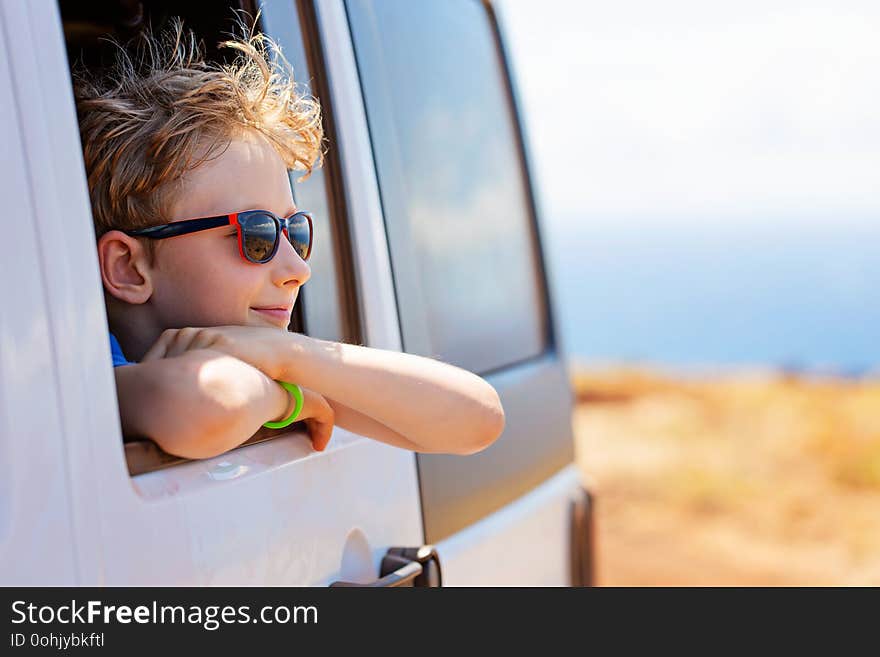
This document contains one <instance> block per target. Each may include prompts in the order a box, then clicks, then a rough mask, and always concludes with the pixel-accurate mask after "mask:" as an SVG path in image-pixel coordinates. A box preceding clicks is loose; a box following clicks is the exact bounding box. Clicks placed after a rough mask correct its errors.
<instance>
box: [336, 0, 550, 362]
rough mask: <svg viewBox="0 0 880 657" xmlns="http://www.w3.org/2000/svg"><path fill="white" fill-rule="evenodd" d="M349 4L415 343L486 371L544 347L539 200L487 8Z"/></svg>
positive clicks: (405, 315) (463, 0)
mask: <svg viewBox="0 0 880 657" xmlns="http://www.w3.org/2000/svg"><path fill="white" fill-rule="evenodd" d="M346 7H347V11H348V17H349V22H350V27H351V32H352V37H353V41H354V45H355V52H356V56H357V62H358V68H359V72H360V76H361V86H362V90H363V96H364V102H365V106H366V110H367V118H368V122H369V128H370V136H371V140H372V144H373V151H374V157H375V161H376V169H377V174H378V179H379V184H380V190H381V198H382V205H383V211H384V215H385V222H386V227H387V233H388V242H389V247H390V252H391V258H392V267H393V271H394V282H395V289H396V292H397V297H398V305H399V311H400V321H401V329H402V334H403V342H404V347H405V349H406V350H407V351H409V352H413V353H419V354H421V355H425V356H430V357H435V358H439V359H442V360H444V361H446V362H449V363H452V364H455V365H458V366H461V367H464V368H467V369H469V370H471V371H475V372H479V373H485V372H488V371H490V370H495V369H498V368H501V367H503V366H505V365H509V364H512V363H515V362H518V361H522V360H525V359H528V358H531V357H534V356H536V355H538V354H540V353H542V352H543V351H544V349H545V347H546V344H547V330H546V327H545V322H544V318H545V310H544V300H543V296H542V289H543V288H542V284H541V280H542V279H541V272H540V263H539V261H538V255H537V248H536V244H535V238H534V235H533V230H532V216H531V202H530V198H529V195H528V188H527V186H526V183H525V180H524V175H523V164H522V159H521V154H520V151H519V148H518V132H517V128H516V120H515V117H514V115H513V113H512V108H511V102H510V96H509V90H508V88H507V87H506V84H505V78H504V76H503V75H500V74H499V71H500V70H501V63H502V62H501V60H500V53H499V51H498V44H497V42H496V38H495V33H494V30H493V26H492V23H491V22H490V19H489V16H488V15H487V12H486V10H485V8H484V7H483V5H482V4H481V3H479V2H476V1H475V0H447V1H444V2H430V3H429V2H409V1H407V0H380V1H377V2H365V1H362V0H349V1H348V2H347V3H346Z"/></svg>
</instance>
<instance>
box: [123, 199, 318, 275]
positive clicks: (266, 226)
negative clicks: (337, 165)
mask: <svg viewBox="0 0 880 657" xmlns="http://www.w3.org/2000/svg"><path fill="white" fill-rule="evenodd" d="M229 225H232V226H235V227H236V229H237V230H238V251H239V253H240V254H241V257H242V258H244V259H245V260H247V261H248V262H252V263H254V264H256V265H262V264H265V263H267V262H269V261H270V260H271V259H272V258H274V257H275V254H276V253H278V245H279V244H280V243H281V234H282V233H284V234H285V235H286V236H287V239H288V240H289V241H290V243H291V245H293V249H294V250H295V251H296V252H297V254H298V255H299V257H300V258H302V259H303V260H308V259H309V256H310V255H312V236H313V232H312V215H311V214H310V213H308V212H295V213H294V214H292V215H290V216H289V217H279V216H278V215H276V214H274V213H272V212H269V211H268V210H247V211H245V212H233V213H232V214H224V215H220V216H219V217H204V218H201V219H185V220H183V221H175V222H174V223H171V224H162V225H161V226H150V227H149V228H139V229H137V230H124V231H122V232H124V233H125V234H126V235H131V236H132V237H149V238H151V239H155V240H163V239H166V238H168V237H177V236H178V235H188V234H189V233H197V232H199V231H202V230H209V229H211V228H218V227H220V226H229Z"/></svg>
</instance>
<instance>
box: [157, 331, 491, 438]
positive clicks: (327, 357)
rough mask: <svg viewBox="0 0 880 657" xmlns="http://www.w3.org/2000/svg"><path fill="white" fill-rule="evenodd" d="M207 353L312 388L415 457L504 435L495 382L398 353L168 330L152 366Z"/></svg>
mask: <svg viewBox="0 0 880 657" xmlns="http://www.w3.org/2000/svg"><path fill="white" fill-rule="evenodd" d="M200 349H209V350H210V349H213V350H216V351H221V352H223V353H226V354H229V355H231V356H235V357H236V358H239V359H241V360H243V361H244V362H246V363H250V364H251V365H253V366H254V367H256V368H259V369H260V370H261V371H262V372H264V373H265V374H266V375H267V376H269V377H270V378H272V379H276V380H283V381H291V382H294V383H298V384H300V385H301V386H305V387H307V388H311V389H312V390H314V391H316V392H318V393H320V394H321V395H323V396H324V397H325V398H326V399H327V400H335V401H336V402H338V403H339V404H341V405H343V406H345V407H347V408H348V409H351V410H353V411H356V412H357V413H358V416H357V417H356V418H355V420H354V421H356V422H358V423H360V424H361V425H363V424H364V423H366V424H369V420H370V419H372V420H374V421H375V422H376V423H378V425H379V426H377V425H375V424H373V425H370V426H372V427H373V430H372V431H370V430H367V431H359V430H357V429H353V430H356V431H358V432H359V433H364V434H365V435H370V436H375V434H376V432H377V431H379V432H381V431H382V426H381V425H384V427H385V428H386V429H389V430H390V431H391V432H393V436H396V437H395V438H394V440H386V441H385V442H390V443H391V444H399V443H400V441H401V439H402V440H405V441H408V443H409V444H410V445H413V446H412V447H408V449H413V450H414V451H419V452H438V453H446V454H473V453H475V452H479V451H481V450H483V449H485V448H486V447H488V446H489V445H490V444H492V443H493V442H494V441H495V440H496V439H497V438H498V436H500V435H501V432H502V431H503V429H504V409H503V408H502V406H501V401H500V399H499V398H498V393H496V392H495V389H494V388H493V387H492V386H491V385H490V384H489V383H488V382H487V381H485V380H483V379H482V378H480V377H479V376H477V375H476V374H473V373H471V372H468V371H467V370H464V369H462V368H459V367H455V366H453V365H449V364H447V363H443V362H441V361H437V360H432V359H430V358H424V357H422V356H415V355H412V354H406V353H401V352H397V351H388V350H385V349H372V348H368V347H360V346H357V345H352V344H344V343H339V342H328V341H325V340H319V339H316V338H310V337H307V336H305V335H302V334H300V333H290V332H287V331H279V330H278V329H270V328H262V327H253V326H213V327H188V328H182V329H166V330H165V331H164V332H163V333H162V335H161V336H160V337H159V339H158V340H157V341H156V342H155V344H154V345H153V346H152V347H151V348H150V350H149V351H148V352H147V354H145V355H144V360H151V359H157V358H167V357H169V356H176V355H179V354H183V353H187V352H189V351H197V350H200ZM343 414H344V415H345V410H344V409H343ZM349 416H350V417H354V416H352V415H351V414H349ZM338 421H339V420H338V419H337V423H338ZM341 426H344V425H341ZM346 428H349V427H346ZM388 435H392V434H388ZM375 437H378V436H375ZM379 439H380V440H382V438H379ZM395 440H397V441H398V442H397V443H395V442H394V441H395Z"/></svg>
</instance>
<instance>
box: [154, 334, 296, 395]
mask: <svg viewBox="0 0 880 657" xmlns="http://www.w3.org/2000/svg"><path fill="white" fill-rule="evenodd" d="M294 336H295V334H293V333H290V332H288V331H282V330H280V329H272V328H268V327H266V328H264V327H260V326H211V327H205V328H195V327H188V328H181V329H166V330H165V331H163V332H162V335H160V336H159V339H158V340H156V342H155V343H154V344H153V346H152V347H150V349H149V350H148V351H147V353H146V354H144V357H143V359H141V362H146V361H149V360H157V359H159V358H171V357H173V356H179V355H180V354H182V353H184V352H187V351H193V350H194V349H214V350H215V351H220V352H223V353H225V354H229V355H230V356H234V357H235V358H238V359H239V360H242V361H244V362H245V363H247V364H249V365H252V366H253V367H256V368H257V369H258V370H260V371H262V372H263V373H264V374H265V375H266V376H268V377H269V378H272V379H275V380H276V381H277V380H280V379H283V378H284V376H285V374H284V372H285V369H286V368H285V365H286V363H285V354H287V353H289V352H290V351H291V346H292V345H293V341H294V340H295V339H296V338H295V337H294ZM287 376H290V375H289V374H287ZM285 380H287V379H285ZM293 383H295V381H293Z"/></svg>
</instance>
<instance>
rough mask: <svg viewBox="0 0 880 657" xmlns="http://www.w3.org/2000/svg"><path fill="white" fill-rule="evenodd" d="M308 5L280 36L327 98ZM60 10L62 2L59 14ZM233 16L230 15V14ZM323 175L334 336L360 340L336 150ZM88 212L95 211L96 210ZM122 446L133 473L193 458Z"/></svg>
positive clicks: (261, 437) (328, 123)
mask: <svg viewBox="0 0 880 657" xmlns="http://www.w3.org/2000/svg"><path fill="white" fill-rule="evenodd" d="M237 4H238V7H237V8H239V9H241V10H243V11H244V13H245V15H246V16H247V17H248V18H250V19H251V20H252V19H253V17H254V16H256V10H255V3H254V1H253V0H240V1H239V2H238V3H237ZM307 4H308V3H306V2H304V1H303V0H296V4H295V7H294V8H293V9H292V10H290V9H287V12H288V13H287V14H286V16H283V18H287V19H290V18H292V19H293V20H294V21H295V22H294V23H293V24H291V25H288V26H287V29H286V30H285V33H290V34H294V33H295V34H296V36H297V37H299V44H296V43H294V42H293V41H292V38H291V37H287V38H284V39H283V40H282V39H280V38H278V39H276V40H277V41H278V43H279V45H280V46H281V47H282V50H283V51H284V52H285V56H288V53H291V52H293V53H296V56H294V58H293V59H294V61H292V62H291V63H292V64H293V65H294V72H295V73H296V71H297V70H305V71H306V72H307V73H308V74H311V75H309V77H310V80H311V81H313V82H314V83H315V86H316V87H318V89H316V90H315V91H314V92H312V93H313V94H314V95H315V96H317V97H318V98H319V100H322V97H323V98H327V97H328V94H326V93H325V92H324V90H325V89H326V85H322V84H321V80H322V79H323V78H325V77H326V73H325V70H324V68H323V61H322V59H321V51H320V46H319V44H318V34H317V29H316V25H315V22H314V20H313V19H311V20H310V18H311V16H313V11H312V15H311V16H310V14H309V7H308V6H307ZM231 8H232V7H231V6H230V5H229V4H227V3H224V4H223V5H222V8H221V6H219V5H218V7H217V8H214V9H211V10H209V11H212V12H216V13H217V14H218V15H219V13H221V12H222V11H226V10H229V9H231ZM60 9H61V8H60V5H59V13H60ZM264 9H265V8H264ZM204 11H205V10H203V9H200V10H199V13H202V12H204ZM229 18H230V20H231V13H230V17H229ZM278 18H279V19H282V13H281V12H279V14H278ZM61 19H62V23H63V22H64V16H63V15H62V16H61ZM252 24H253V23H252ZM256 27H257V29H258V30H259V31H263V32H265V29H266V28H265V13H261V17H260V19H259V20H258V22H257V25H256ZM268 34H270V35H271V36H273V38H275V37H274V35H273V34H272V32H268ZM197 36H198V37H199V38H202V39H205V36H206V35H204V34H198V35H197ZM208 36H210V35H208ZM67 45H68V44H67V43H66V42H65V47H67ZM297 46H298V47H297ZM315 70H320V73H313V71H315ZM71 82H72V81H71ZM322 115H323V117H324V121H325V134H326V135H327V136H328V137H329V138H330V139H331V140H332V135H333V124H332V110H331V108H330V107H329V102H328V103H327V104H326V105H325V104H324V103H323V102H322ZM289 175H290V178H291V189H292V191H293V193H294V196H296V188H295V187H294V181H295V179H296V178H298V177H299V175H301V174H300V173H299V172H294V171H291V172H289ZM322 175H323V179H322V181H321V182H320V183H319V189H316V190H315V192H316V193H318V194H322V195H323V196H324V197H325V198H326V202H327V208H328V212H329V213H330V216H328V217H326V218H323V219H324V220H325V221H328V222H330V229H331V230H330V235H331V240H332V241H333V245H332V247H331V248H332V254H333V256H334V260H335V262H334V266H335V270H334V280H335V282H336V285H335V287H336V293H337V294H336V303H337V304H338V312H339V318H340V324H341V326H340V328H339V330H338V335H333V336H329V337H332V338H335V339H337V340H338V341H343V342H353V343H360V342H361V329H360V315H359V304H358V302H357V301H358V300H357V296H356V294H355V293H354V284H353V282H352V281H353V278H354V274H353V269H352V257H351V243H350V240H349V238H348V222H347V218H346V217H347V213H346V206H345V202H344V195H342V194H341V193H340V187H341V183H340V180H339V162H338V157H337V156H336V155H335V154H333V153H332V149H331V151H330V152H328V154H327V157H326V158H325V165H324V170H323V174H322ZM315 178H316V176H314V175H313V177H312V184H315ZM89 214H90V215H91V210H90V212H89ZM308 296H309V295H308V289H307V287H304V288H303V290H302V291H301V294H300V298H299V299H298V303H297V304H296V306H295V308H294V312H293V316H292V318H291V327H290V330H293V331H297V332H301V333H303V334H305V335H309V331H308V324H309V322H308V317H309V311H308V301H307V299H308ZM304 306H306V310H304ZM325 337H327V336H325ZM109 355H110V353H109V349H108V357H109ZM291 433H299V434H305V433H307V432H306V428H305V423H304V422H296V423H294V424H292V425H290V426H289V427H286V428H284V429H268V428H265V427H261V428H260V429H259V430H258V431H257V432H256V433H255V434H254V435H253V436H251V437H250V438H248V439H247V440H245V441H244V442H242V443H241V444H239V445H237V446H236V447H235V448H233V449H232V450H229V452H232V451H235V450H238V449H241V448H242V447H246V446H249V445H254V444H258V443H262V442H266V441H269V440H273V439H275V438H278V437H281V436H284V435H290V434H291ZM123 448H124V455H125V460H126V465H127V468H128V474H129V476H131V477H135V476H137V475H141V474H145V473H148V472H154V471H157V470H161V469H164V468H168V467H171V466H175V465H180V464H184V463H188V462H190V461H192V459H187V458H184V457H179V456H175V455H172V454H168V453H167V452H165V451H163V450H162V449H161V448H160V447H159V446H158V444H157V443H155V441H153V440H151V439H149V438H136V439H132V440H124V441H123ZM227 453H228V452H227Z"/></svg>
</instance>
